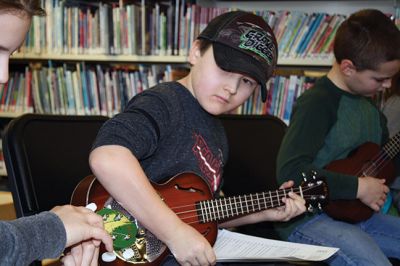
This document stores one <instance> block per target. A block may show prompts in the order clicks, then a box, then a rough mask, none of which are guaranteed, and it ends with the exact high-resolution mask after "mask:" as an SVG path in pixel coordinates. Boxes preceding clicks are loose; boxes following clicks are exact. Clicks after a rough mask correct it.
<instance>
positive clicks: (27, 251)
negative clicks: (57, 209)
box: [0, 212, 67, 266]
mask: <svg viewBox="0 0 400 266" xmlns="http://www.w3.org/2000/svg"><path fill="white" fill-rule="evenodd" d="M0 236H1V241H0V265H1V266H3V265H4V266H9V265H28V264H30V263H31V262H33V261H34V260H42V259H45V258H57V257H59V256H60V255H61V253H62V252H63V250H64V248H65V244H66V241H67V238H66V232H65V228H64V225H63V223H62V221H61V220H60V218H58V216H57V215H56V214H54V213H52V212H42V213H40V214H38V215H33V216H28V217H22V218H19V219H16V220H13V221H0Z"/></svg>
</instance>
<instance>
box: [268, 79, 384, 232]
mask: <svg viewBox="0 0 400 266" xmlns="http://www.w3.org/2000/svg"><path fill="white" fill-rule="evenodd" d="M387 138H388V132H387V128H386V119H385V118H384V116H383V114H382V113H381V112H380V111H379V109H378V108H377V107H376V106H375V105H374V104H373V102H372V101H371V99H369V98H366V97H363V96H359V95H354V94H350V93H348V92H346V91H343V90H341V89H339V88H338V87H336V86H335V85H334V84H333V83H332V82H331V81H330V80H329V79H328V78H327V77H326V76H324V77H322V78H321V79H319V80H318V81H317V82H316V84H315V85H314V87H313V88H311V89H309V90H308V91H306V92H305V93H304V94H303V95H302V96H300V97H299V98H298V99H297V101H296V103H295V107H294V109H293V115H292V117H291V121H290V125H289V127H288V129H287V132H286V133H285V137H284V139H283V142H282V145H281V147H280V151H279V154H278V159H277V180H278V184H281V183H283V182H284V181H287V180H294V181H295V184H296V186H298V185H300V183H301V182H302V175H301V173H303V172H304V173H308V172H309V171H310V170H315V171H316V172H317V173H318V175H319V176H323V177H325V179H326V183H327V185H328V189H329V198H330V199H355V198H356V196H357V189H358V178H357V177H356V176H351V175H346V174H340V173H335V172H331V171H327V170H324V169H323V168H324V167H325V166H326V165H328V164H329V163H330V162H332V161H335V160H339V159H344V158H346V157H348V156H349V153H350V152H351V151H353V150H355V149H356V148H357V147H359V146H360V145H362V144H363V143H365V142H373V143H376V144H378V145H382V144H383V143H385V142H386V140H387ZM314 215H315V213H306V214H304V215H301V216H299V217H296V218H294V219H292V220H291V221H289V222H284V223H283V222H282V223H276V224H275V228H276V230H277V231H278V233H279V234H280V236H281V237H282V238H283V239H287V237H288V236H289V235H290V233H291V232H292V230H293V229H294V228H295V227H296V226H298V225H300V224H303V223H305V222H307V221H308V220H310V219H311V218H312V217H313V216H314Z"/></svg>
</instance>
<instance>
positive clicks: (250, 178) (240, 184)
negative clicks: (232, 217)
mask: <svg viewBox="0 0 400 266" xmlns="http://www.w3.org/2000/svg"><path fill="white" fill-rule="evenodd" d="M221 121H222V123H223V125H224V127H225V131H226V134H227V138H228V144H229V157H228V163H227V165H226V166H225V168H224V184H223V189H224V193H225V194H226V195H227V196H234V195H237V193H241V194H243V193H255V192H262V191H265V190H271V189H276V188H277V183H276V158H277V155H278V151H279V147H280V144H281V142H282V139H283V136H284V134H285V130H286V124H285V123H284V122H283V121H282V120H280V119H279V118H277V117H275V116H271V115H240V116H239V115H226V116H221Z"/></svg>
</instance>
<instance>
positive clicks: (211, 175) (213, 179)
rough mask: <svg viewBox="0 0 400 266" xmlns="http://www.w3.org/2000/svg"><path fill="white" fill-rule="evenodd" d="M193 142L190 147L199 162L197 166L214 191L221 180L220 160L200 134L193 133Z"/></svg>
mask: <svg viewBox="0 0 400 266" xmlns="http://www.w3.org/2000/svg"><path fill="white" fill-rule="evenodd" d="M194 138H195V140H196V141H195V144H194V146H193V148H192V150H193V153H194V155H195V156H196V158H197V160H198V162H199V168H200V170H201V173H202V174H203V176H204V177H206V178H207V180H208V182H209V184H210V185H211V189H212V190H213V191H216V190H217V188H218V186H219V183H220V181H221V168H222V167H221V165H222V160H221V158H220V157H219V156H215V155H214V154H213V153H212V151H211V150H210V148H209V147H208V145H207V143H206V141H205V140H204V139H203V137H202V136H200V135H197V134H196V133H195V134H194Z"/></svg>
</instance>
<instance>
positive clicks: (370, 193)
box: [357, 176, 389, 211]
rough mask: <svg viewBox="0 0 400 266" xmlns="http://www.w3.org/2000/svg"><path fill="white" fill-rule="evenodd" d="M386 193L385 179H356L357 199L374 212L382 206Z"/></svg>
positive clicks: (387, 190) (367, 177)
mask: <svg viewBox="0 0 400 266" xmlns="http://www.w3.org/2000/svg"><path fill="white" fill-rule="evenodd" d="M388 192H389V188H388V186H386V185H385V179H379V178H375V177H372V176H366V177H359V178H358V191H357V198H358V199H359V200H361V201H362V202H363V203H364V204H365V205H367V206H368V207H370V208H371V209H373V210H374V211H379V209H380V208H381V207H382V206H383V204H384V203H385V200H386V194H387V193H388Z"/></svg>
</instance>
